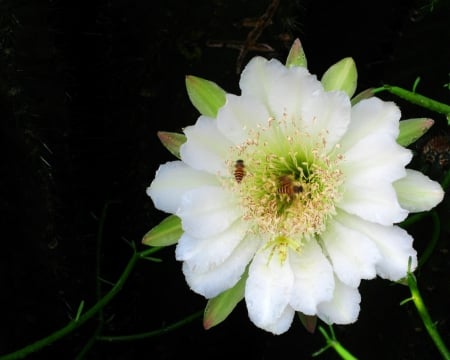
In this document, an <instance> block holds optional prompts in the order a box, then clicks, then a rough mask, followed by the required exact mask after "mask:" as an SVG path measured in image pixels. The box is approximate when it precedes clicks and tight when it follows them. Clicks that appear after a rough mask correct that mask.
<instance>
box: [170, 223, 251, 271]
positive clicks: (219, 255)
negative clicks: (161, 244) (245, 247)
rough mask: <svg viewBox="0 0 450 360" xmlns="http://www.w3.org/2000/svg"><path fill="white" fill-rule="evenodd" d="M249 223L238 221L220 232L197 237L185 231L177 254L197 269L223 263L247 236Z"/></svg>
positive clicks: (209, 268)
mask: <svg viewBox="0 0 450 360" xmlns="http://www.w3.org/2000/svg"><path fill="white" fill-rule="evenodd" d="M247 228H248V225H247V224H246V223H245V222H244V221H241V220H238V221H236V222H235V223H234V224H232V225H231V226H230V227H229V228H227V229H226V230H225V231H224V232H221V233H220V234H217V235H214V236H209V237H205V238H195V237H192V236H190V235H189V234H187V233H184V234H183V235H182V236H181V238H180V240H179V241H178V244H177V247H176V251H175V255H176V259H177V260H180V261H183V260H184V261H188V262H189V266H191V267H192V268H193V269H194V268H195V270H196V271H199V272H205V271H209V270H211V269H213V268H214V267H217V266H218V265H220V264H222V263H223V262H224V261H225V260H226V259H227V258H228V257H229V256H230V255H231V253H232V252H233V251H234V249H235V248H236V246H238V244H239V243H240V242H241V241H242V239H243V238H244V237H245V233H246V231H247Z"/></svg>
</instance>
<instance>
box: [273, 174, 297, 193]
mask: <svg viewBox="0 0 450 360" xmlns="http://www.w3.org/2000/svg"><path fill="white" fill-rule="evenodd" d="M302 191H303V186H302V185H300V183H299V182H297V181H294V179H293V178H292V177H290V176H288V175H283V176H280V177H279V186H278V193H279V194H286V195H288V196H289V197H291V196H293V195H294V194H300V193H301V192H302Z"/></svg>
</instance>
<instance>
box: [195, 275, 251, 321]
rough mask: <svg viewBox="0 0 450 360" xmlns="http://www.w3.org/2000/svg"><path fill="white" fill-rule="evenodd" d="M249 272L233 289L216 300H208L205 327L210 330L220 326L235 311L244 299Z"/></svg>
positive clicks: (221, 294)
mask: <svg viewBox="0 0 450 360" xmlns="http://www.w3.org/2000/svg"><path fill="white" fill-rule="evenodd" d="M247 277H248V272H247V270H246V271H245V272H244V274H242V277H241V279H240V280H239V281H238V282H237V283H236V285H234V286H233V287H232V288H231V289H228V290H225V291H224V292H223V293H220V294H219V295H217V296H216V297H215V298H212V299H210V300H208V303H207V304H206V308H205V313H204V315H203V327H204V328H205V329H206V330H208V329H211V328H212V327H213V326H216V325H218V324H220V323H221V322H222V321H224V320H225V319H226V318H227V317H228V315H230V314H231V312H232V311H233V310H234V308H235V307H236V305H237V304H238V303H239V302H240V301H241V300H242V299H243V298H244V291H245V282H246V281H247Z"/></svg>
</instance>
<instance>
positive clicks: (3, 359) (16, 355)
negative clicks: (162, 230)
mask: <svg viewBox="0 0 450 360" xmlns="http://www.w3.org/2000/svg"><path fill="white" fill-rule="evenodd" d="M160 249H161V248H159V247H158V248H149V249H146V250H143V251H141V252H134V253H133V255H132V257H131V259H130V260H129V261H128V263H127V265H126V266H125V269H124V271H123V272H122V274H121V275H120V277H119V279H118V280H117V282H116V284H115V285H114V286H113V287H112V288H111V290H110V291H108V292H107V293H106V294H105V296H103V297H102V298H100V300H99V301H97V302H96V303H95V304H94V305H93V306H92V307H91V308H90V309H89V310H88V311H86V312H85V313H84V314H83V315H81V316H80V317H79V318H78V320H76V321H75V320H72V321H70V322H69V323H68V324H67V325H66V326H64V327H62V328H61V329H59V330H57V331H55V332H54V333H52V334H50V335H49V336H47V337H45V338H42V339H40V340H38V341H36V342H34V343H32V344H29V345H27V346H25V347H23V348H21V349H19V350H17V351H14V352H12V353H9V354H5V355H2V356H0V360H13V359H23V358H25V357H26V356H28V355H29V354H32V353H34V352H36V351H38V350H41V349H42V348H44V347H45V346H48V345H50V344H52V343H54V342H55V341H57V340H59V339H61V338H62V337H64V336H66V335H67V334H69V333H71V332H72V331H74V330H75V329H77V328H79V327H80V326H81V325H83V324H84V323H85V322H86V321H88V320H89V319H90V318H92V317H93V316H94V315H95V314H96V313H97V312H99V311H100V310H101V309H103V307H104V306H105V305H106V304H108V303H109V302H110V301H111V300H112V299H113V298H114V297H115V296H116V295H117V294H118V293H119V291H120V290H121V289H122V287H123V285H124V284H125V282H126V280H127V279H128V277H129V276H130V274H131V271H132V270H133V268H134V267H135V265H136V263H137V261H138V260H139V259H140V258H144V257H146V256H149V255H151V254H153V253H154V252H156V251H158V250H160Z"/></svg>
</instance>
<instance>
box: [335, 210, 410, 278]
mask: <svg viewBox="0 0 450 360" xmlns="http://www.w3.org/2000/svg"><path fill="white" fill-rule="evenodd" d="M339 221H340V222H342V223H344V224H346V226H348V227H349V228H353V229H355V230H357V231H359V232H361V233H363V234H365V235H366V236H367V237H368V238H370V239H371V240H372V241H373V242H374V243H375V244H376V246H377V248H378V251H379V252H380V254H381V258H380V259H379V261H378V263H377V265H376V269H377V274H378V275H379V276H381V277H383V278H385V279H389V280H392V281H397V280H399V279H401V278H403V277H405V276H406V272H407V270H408V259H409V258H410V257H411V259H412V263H411V271H413V270H414V269H415V268H416V266H417V254H416V251H415V250H414V248H413V246H412V243H413V238H412V237H411V236H410V235H409V234H408V233H407V232H406V231H405V230H403V229H402V228H400V227H398V226H383V225H379V224H374V223H371V222H368V221H365V220H363V219H361V218H359V217H357V216H354V215H350V214H346V213H344V212H340V213H339Z"/></svg>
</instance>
